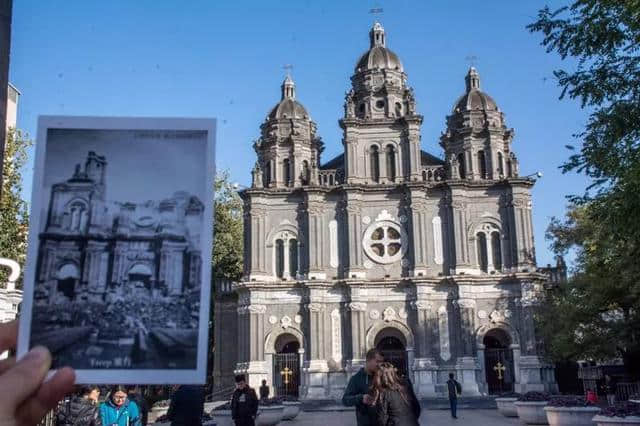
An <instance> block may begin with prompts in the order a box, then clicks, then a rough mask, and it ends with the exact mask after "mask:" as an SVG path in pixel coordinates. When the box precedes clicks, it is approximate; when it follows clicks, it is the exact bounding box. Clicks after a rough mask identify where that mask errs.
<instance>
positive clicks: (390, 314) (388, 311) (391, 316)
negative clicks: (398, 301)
mask: <svg viewBox="0 0 640 426" xmlns="http://www.w3.org/2000/svg"><path fill="white" fill-rule="evenodd" d="M382 319H384V320H385V322H391V321H395V320H396V319H397V318H396V311H395V310H394V309H393V308H392V307H391V306H387V307H386V308H385V310H384V311H383V312H382Z"/></svg>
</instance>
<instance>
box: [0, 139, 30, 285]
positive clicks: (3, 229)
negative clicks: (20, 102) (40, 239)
mask: <svg viewBox="0 0 640 426" xmlns="http://www.w3.org/2000/svg"><path fill="white" fill-rule="evenodd" d="M31 145H32V142H31V140H30V139H29V137H28V136H27V135H26V134H24V133H22V132H21V131H20V130H16V129H9V131H8V132H7V139H6V143H5V150H4V166H3V170H2V200H0V206H1V209H2V211H1V213H0V256H2V257H6V258H9V259H13V260H16V261H17V262H18V263H19V264H20V266H21V267H23V268H24V262H25V258H26V254H27V235H28V229H29V209H28V205H27V203H26V202H25V201H24V200H22V167H23V166H24V164H25V163H26V161H27V147H29V146H31ZM8 275H9V271H8V270H7V268H1V269H0V284H1V285H3V286H4V284H5V282H6V281H7V278H8ZM17 286H18V287H21V286H22V279H19V282H18V283H17Z"/></svg>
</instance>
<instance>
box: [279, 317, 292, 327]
mask: <svg viewBox="0 0 640 426" xmlns="http://www.w3.org/2000/svg"><path fill="white" fill-rule="evenodd" d="M280 325H281V326H282V328H289V327H290V326H291V318H289V317H288V316H287V315H285V316H283V317H282V318H281V319H280Z"/></svg>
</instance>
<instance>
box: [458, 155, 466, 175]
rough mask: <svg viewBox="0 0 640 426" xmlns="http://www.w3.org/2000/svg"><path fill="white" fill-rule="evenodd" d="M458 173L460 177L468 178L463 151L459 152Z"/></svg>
mask: <svg viewBox="0 0 640 426" xmlns="http://www.w3.org/2000/svg"><path fill="white" fill-rule="evenodd" d="M458 175H459V176H460V179H466V178H467V169H466V167H465V166H464V154H462V153H460V154H458Z"/></svg>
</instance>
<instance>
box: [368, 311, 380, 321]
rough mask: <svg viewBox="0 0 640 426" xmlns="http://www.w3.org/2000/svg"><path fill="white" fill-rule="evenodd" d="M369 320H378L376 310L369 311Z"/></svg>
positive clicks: (378, 315) (378, 316) (378, 313)
mask: <svg viewBox="0 0 640 426" xmlns="http://www.w3.org/2000/svg"><path fill="white" fill-rule="evenodd" d="M369 318H371V319H372V320H377V319H378V318H380V312H379V311H378V310H377V309H372V310H371V311H369Z"/></svg>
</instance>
